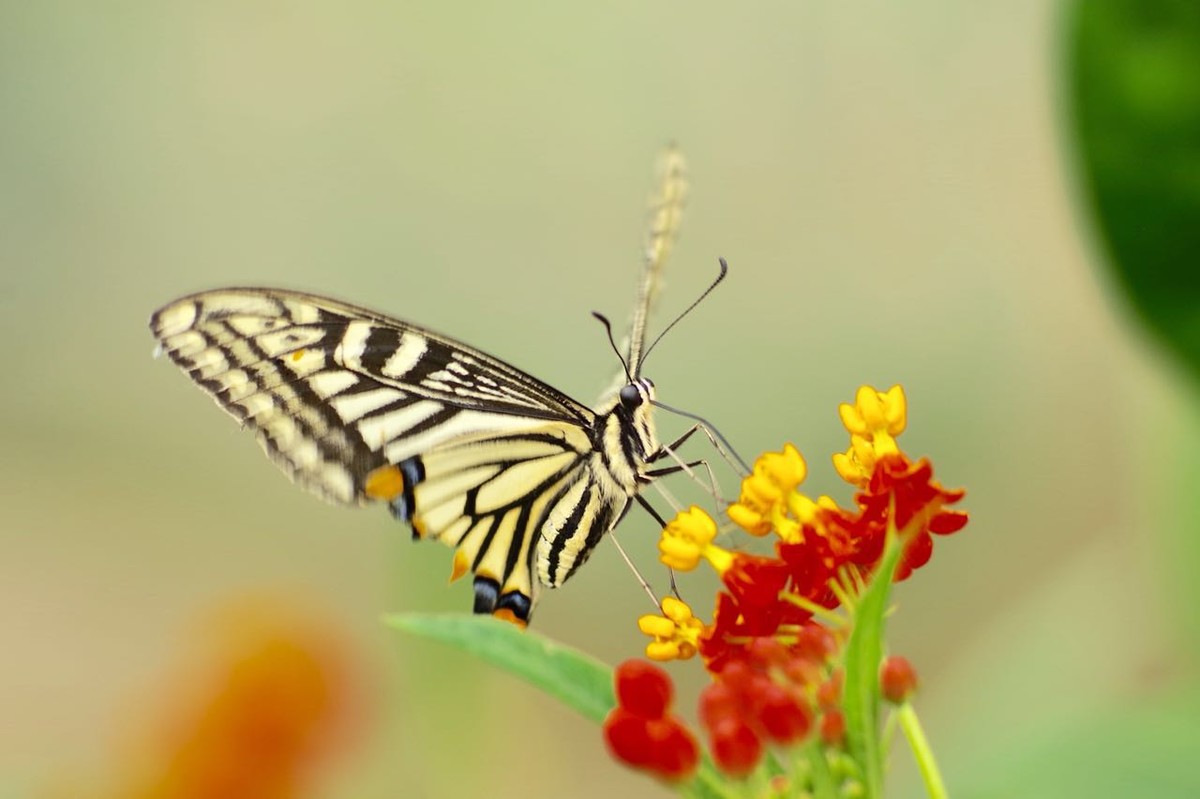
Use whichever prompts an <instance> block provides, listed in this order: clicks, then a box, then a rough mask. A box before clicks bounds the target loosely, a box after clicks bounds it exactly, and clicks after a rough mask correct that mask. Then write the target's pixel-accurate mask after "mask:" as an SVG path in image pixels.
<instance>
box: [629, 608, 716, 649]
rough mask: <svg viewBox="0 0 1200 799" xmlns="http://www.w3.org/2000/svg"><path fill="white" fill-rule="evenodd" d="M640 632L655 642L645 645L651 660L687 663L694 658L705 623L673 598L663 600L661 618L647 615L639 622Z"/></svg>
mask: <svg viewBox="0 0 1200 799" xmlns="http://www.w3.org/2000/svg"><path fill="white" fill-rule="evenodd" d="M638 629H639V630H641V631H642V632H643V633H645V634H646V635H648V636H650V637H651V638H653V639H654V640H653V641H651V642H650V643H648V644H646V657H648V658H650V659H651V660H657V661H667V660H687V659H688V658H690V657H694V656H695V654H696V651H697V647H698V646H699V641H700V634H701V633H702V632H704V623H703V622H701V621H700V620H699V619H697V618H696V617H695V616H693V615H692V609H691V608H690V607H688V606H687V604H686V603H684V602H682V601H681V600H678V599H676V598H675V597H673V596H668V597H663V601H662V615H661V616H656V615H654V614H647V615H645V616H642V617H641V618H640V619H638Z"/></svg>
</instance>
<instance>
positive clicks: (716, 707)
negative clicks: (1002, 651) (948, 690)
mask: <svg viewBox="0 0 1200 799" xmlns="http://www.w3.org/2000/svg"><path fill="white" fill-rule="evenodd" d="M839 411H840V415H841V419H842V423H843V425H844V426H845V427H846V429H847V431H848V432H849V433H850V445H849V447H848V448H847V449H846V451H844V452H841V453H838V454H836V455H835V456H834V457H833V465H834V468H835V469H836V470H837V472H838V474H839V475H840V476H841V477H842V478H843V479H844V480H845V481H846V482H847V483H849V484H850V485H851V486H853V488H854V489H855V490H856V493H855V496H854V502H853V505H852V506H851V507H848V508H846V507H841V506H839V505H838V504H837V503H836V502H835V501H834V500H833V499H831V498H829V497H825V496H822V497H817V498H815V499H814V498H811V497H809V496H806V495H805V494H803V493H801V492H800V491H799V486H800V485H801V483H803V482H804V479H805V477H806V476H807V472H808V468H807V465H806V463H805V461H804V458H803V456H802V455H801V454H800V451H799V450H798V449H796V447H794V446H793V445H791V444H786V445H784V447H783V449H782V450H781V451H779V452H768V453H766V454H764V455H762V456H760V457H759V458H758V459H757V461H755V463H754V468H753V469H752V470H751V473H750V474H749V475H747V476H745V477H744V479H743V480H742V484H741V490H740V492H739V496H738V499H737V501H736V502H734V503H733V504H731V505H729V506H728V507H727V508H726V509H725V512H726V514H727V516H728V518H729V521H730V522H732V523H733V525H735V526H736V527H737V528H740V529H741V530H743V531H745V532H746V533H748V534H749V535H751V536H754V537H756V538H765V537H771V538H772V540H773V550H774V551H773V553H771V554H769V555H763V554H750V553H748V552H743V551H738V550H733V549H729V548H727V547H724V546H721V545H719V544H718V543H717V540H718V537H719V535H720V533H721V525H719V524H718V522H717V520H716V519H714V518H713V517H712V516H710V515H709V514H708V513H707V512H706V511H704V510H703V509H701V508H699V507H696V506H693V507H691V508H689V509H687V510H685V511H682V512H680V513H679V514H677V515H676V517H675V518H674V519H673V520H672V521H671V522H669V523H668V524H667V526H666V527H665V528H664V530H663V533H662V538H661V539H660V541H659V551H660V556H661V559H662V561H663V563H665V564H666V565H668V566H670V567H671V568H673V569H676V570H679V571H689V570H692V569H695V568H697V567H698V566H699V565H700V564H701V563H707V564H708V565H709V566H710V567H711V568H712V569H713V570H714V571H715V572H716V573H717V575H718V576H719V577H720V579H721V590H720V591H719V592H718V594H717V597H716V606H715V609H714V612H713V616H712V621H711V622H710V623H705V622H704V621H702V620H700V619H698V618H697V617H695V616H694V615H693V613H692V610H691V608H689V607H688V605H686V604H685V603H684V602H682V601H681V600H679V599H677V598H675V597H668V598H666V599H664V600H663V603H662V614H661V615H650V616H643V617H642V618H641V619H640V620H639V622H638V626H639V627H640V629H641V630H642V632H644V633H646V634H647V635H649V636H650V637H651V638H652V641H651V642H650V643H649V644H648V645H647V647H646V656H647V657H648V658H650V659H651V660H658V661H666V660H676V659H687V658H691V657H693V656H694V655H696V654H699V655H700V658H701V661H702V662H703V664H704V667H705V669H706V671H707V672H708V674H709V675H710V677H711V680H712V682H711V684H709V685H708V687H707V688H705V689H704V691H703V692H702V694H701V696H700V708H699V718H700V722H701V724H702V726H703V727H704V729H705V731H706V733H707V738H708V741H709V749H710V752H711V755H712V759H713V761H714V762H715V763H716V765H717V767H718V768H719V769H720V770H721V771H722V772H723V773H725V774H726V775H729V776H731V777H742V776H745V775H748V774H750V773H751V772H753V771H754V770H755V769H756V768H758V766H759V764H760V763H761V762H762V760H763V757H764V754H765V752H766V751H767V749H768V748H770V747H775V748H780V749H783V750H786V749H787V748H788V747H792V746H793V745H795V744H798V743H800V742H802V741H804V740H805V739H806V738H807V737H809V734H810V732H811V731H814V730H815V731H817V732H818V733H819V735H820V737H821V740H822V741H823V742H824V743H825V744H826V745H828V746H838V745H840V743H841V742H842V739H843V736H844V735H845V730H846V719H845V717H844V715H843V710H842V706H841V674H842V671H841V667H842V664H841V655H842V652H841V650H842V647H843V646H844V644H845V642H846V639H847V636H848V634H849V630H850V628H851V627H852V625H853V615H854V610H855V605H856V602H857V600H858V597H859V595H860V594H861V593H862V591H863V589H864V587H865V586H866V584H867V583H868V582H869V581H870V580H871V578H872V577H873V576H874V574H875V572H876V571H877V570H879V568H880V564H881V562H882V561H883V559H884V554H885V552H887V551H894V550H895V548H896V547H902V552H899V553H898V554H897V556H896V557H893V558H892V560H890V561H888V562H889V564H890V563H896V566H895V571H894V573H893V574H892V575H891V579H893V580H895V581H900V580H903V579H906V578H907V577H909V576H910V575H911V574H912V572H913V571H914V570H916V569H918V568H919V567H921V566H923V565H924V564H925V563H926V562H928V560H929V558H930V555H931V554H932V551H933V536H934V535H948V534H950V533H954V532H956V531H958V530H960V529H962V528H963V526H964V525H965V524H966V522H967V516H966V514H965V513H963V512H961V511H957V510H954V509H953V508H951V506H952V505H954V504H955V503H957V502H958V501H959V500H960V499H961V498H962V497H963V495H964V492H963V491H961V490H948V489H946V488H944V487H942V486H941V485H940V484H939V483H938V482H937V481H936V480H935V479H934V476H933V467H932V465H931V464H930V463H929V461H928V460H926V459H919V460H914V459H912V458H910V457H909V456H908V455H907V454H906V453H904V452H903V451H902V450H901V449H900V447H899V445H898V443H897V437H898V436H899V435H900V434H901V433H902V432H903V431H904V428H905V426H906V424H907V407H906V400H905V396H904V393H903V390H902V389H901V388H900V387H899V386H895V387H893V388H891V389H889V390H888V391H885V392H881V391H877V390H875V389H872V388H870V387H866V386H864V387H862V388H860V389H859V391H858V392H857V395H856V397H855V402H854V404H853V405H849V404H846V405H842V406H841V407H840V409H839ZM889 547H890V548H891V550H889ZM897 558H898V560H897ZM637 662H638V661H629V662H627V663H626V664H625V666H622V669H626V668H628V667H629V664H630V663H637ZM906 664H907V662H906V661H905V662H904V665H906ZM889 668H890V670H888V671H885V672H884V677H885V679H886V680H889V681H890V682H889V683H888V684H889V690H890V691H891V692H893V693H894V694H895V695H896V696H907V695H908V693H910V692H911V690H912V687H913V686H915V676H912V677H911V678H910V677H909V676H908V675H909V674H911V667H910V668H909V670H908V671H907V672H905V670H904V669H903V668H902V667H895V668H891V667H889ZM619 673H620V672H619ZM618 679H620V678H618ZM890 695H891V694H889V696H890ZM621 712H624V711H622V709H621V708H618V710H617V711H615V713H621ZM610 741H611V738H610ZM613 751H614V754H616V756H617V758H618V759H619V760H621V761H622V762H625V763H626V764H628V765H632V766H635V767H642V768H645V766H644V765H643V764H641V763H639V762H637V760H638V758H637V757H636V756H635V757H627V756H625V755H624V754H623V753H622V751H621V750H619V749H617V748H616V747H613ZM651 770H655V769H653V768H652V769H651ZM658 773H663V772H662V771H661V770H659V771H658ZM672 776H673V777H678V775H677V774H672Z"/></svg>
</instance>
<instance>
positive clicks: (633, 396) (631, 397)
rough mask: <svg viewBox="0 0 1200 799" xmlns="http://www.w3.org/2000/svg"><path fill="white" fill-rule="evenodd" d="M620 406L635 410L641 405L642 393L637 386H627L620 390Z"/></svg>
mask: <svg viewBox="0 0 1200 799" xmlns="http://www.w3.org/2000/svg"><path fill="white" fill-rule="evenodd" d="M621 404H622V405H624V406H625V407H626V408H630V409H632V408H636V407H637V406H639V405H641V404H642V392H640V391H638V389H637V386H634V385H628V386H625V387H624V388H622V389H621Z"/></svg>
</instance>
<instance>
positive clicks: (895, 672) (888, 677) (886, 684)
mask: <svg viewBox="0 0 1200 799" xmlns="http://www.w3.org/2000/svg"><path fill="white" fill-rule="evenodd" d="M879 684H880V687H881V688H882V689H883V696H884V698H885V699H887V700H888V701H889V702H891V703H893V704H896V705H898V704H900V703H902V702H905V701H907V700H908V698H909V697H910V696H912V694H913V691H915V690H917V670H916V669H914V668H913V666H912V664H911V663H909V662H908V659H907V658H902V657H899V656H893V657H888V658H884V659H883V665H882V666H880V667H879Z"/></svg>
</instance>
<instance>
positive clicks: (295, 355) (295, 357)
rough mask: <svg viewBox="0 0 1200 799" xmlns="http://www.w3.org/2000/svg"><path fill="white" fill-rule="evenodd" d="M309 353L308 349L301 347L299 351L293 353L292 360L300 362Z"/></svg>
mask: <svg viewBox="0 0 1200 799" xmlns="http://www.w3.org/2000/svg"><path fill="white" fill-rule="evenodd" d="M307 352H308V350H306V349H304V348H303V347H301V348H300V349H298V350H296V351H295V352H293V353H292V360H293V361H298V360H300V359H301V358H303V357H304V355H305V353H307Z"/></svg>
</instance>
